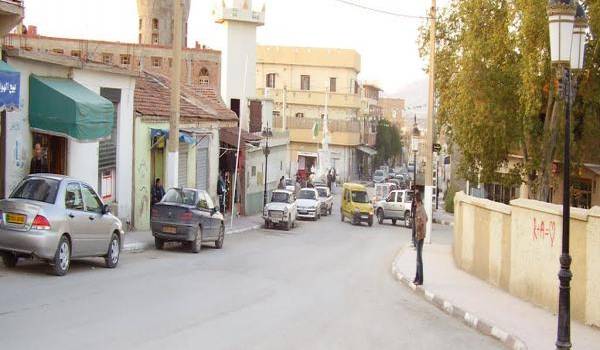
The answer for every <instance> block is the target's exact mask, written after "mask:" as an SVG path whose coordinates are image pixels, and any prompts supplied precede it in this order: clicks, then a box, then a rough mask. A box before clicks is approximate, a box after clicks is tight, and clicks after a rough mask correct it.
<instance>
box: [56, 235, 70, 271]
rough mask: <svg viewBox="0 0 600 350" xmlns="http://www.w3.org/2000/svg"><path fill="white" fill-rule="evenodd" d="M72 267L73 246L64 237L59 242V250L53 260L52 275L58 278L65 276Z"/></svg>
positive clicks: (57, 249)
mask: <svg viewBox="0 0 600 350" xmlns="http://www.w3.org/2000/svg"><path fill="white" fill-rule="evenodd" d="M70 265H71V244H70V243H69V239H68V238H67V236H62V237H61V238H60V240H59V241H58V248H56V253H55V254H54V258H53V259H52V262H51V266H52V273H54V274H55V275H56V276H64V275H66V274H67V272H68V271H69V267H70Z"/></svg>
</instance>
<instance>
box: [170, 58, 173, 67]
mask: <svg viewBox="0 0 600 350" xmlns="http://www.w3.org/2000/svg"><path fill="white" fill-rule="evenodd" d="M172 67H173V59H172V58H170V57H169V68H172Z"/></svg>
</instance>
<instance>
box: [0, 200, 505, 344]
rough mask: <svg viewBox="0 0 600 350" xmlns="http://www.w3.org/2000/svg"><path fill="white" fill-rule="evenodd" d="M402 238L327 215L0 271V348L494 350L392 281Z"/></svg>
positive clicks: (396, 231) (388, 229)
mask: <svg viewBox="0 0 600 350" xmlns="http://www.w3.org/2000/svg"><path fill="white" fill-rule="evenodd" d="M436 234H437V235H440V236H443V235H448V234H449V232H448V230H442V231H440V232H439V233H436ZM409 237H410V233H409V231H408V230H406V229H403V228H400V227H393V226H391V225H390V224H388V225H384V226H380V225H377V224H375V226H374V227H373V228H368V227H367V226H362V227H356V226H351V225H350V224H349V223H347V222H346V223H344V224H342V223H341V222H340V218H339V212H338V211H337V210H336V211H335V213H334V215H333V216H332V217H327V218H323V219H322V220H321V221H320V222H318V223H314V222H302V223H301V224H300V225H299V227H297V228H296V229H295V230H293V231H291V232H283V231H277V230H257V231H253V232H249V233H245V234H240V235H233V236H227V237H226V239H225V246H224V249H223V250H215V249H213V248H210V247H205V249H203V251H202V252H201V253H200V254H199V255H193V254H190V253H187V252H185V251H183V250H182V249H181V248H179V247H177V246H174V247H170V248H169V249H167V250H166V251H161V252H158V251H147V252H144V253H138V254H125V255H123V256H122V260H121V262H120V265H119V267H118V268H117V269H116V270H107V269H104V268H103V267H102V261H100V260H93V259H92V260H87V261H81V262H74V263H73V265H72V269H71V272H70V274H69V275H67V276H66V277H62V278H57V277H53V276H50V275H48V274H46V268H45V266H44V265H41V264H39V263H36V262H25V263H22V264H21V265H20V266H19V267H17V268H16V269H15V270H7V269H5V268H4V267H0V339H1V341H0V342H1V343H0V344H1V345H0V348H2V349H41V348H44V349H63V350H64V349H199V348H210V349H344V350H346V349H378V350H379V349H500V348H501V346H500V344H499V343H497V342H496V341H495V340H493V339H491V338H487V337H484V336H481V335H480V334H478V333H476V332H475V331H473V330H472V329H470V328H467V327H466V326H464V325H463V324H461V323H460V322H458V321H456V320H455V319H452V318H449V317H448V316H446V315H445V314H443V313H442V312H440V311H439V310H437V309H436V308H434V307H433V306H431V305H429V304H427V303H425V302H424V301H423V300H421V299H420V297H418V296H416V295H414V294H413V293H412V292H411V291H409V290H408V289H406V287H404V286H402V285H400V284H398V283H397V282H396V281H395V280H394V278H393V276H392V274H391V272H390V265H391V262H392V260H393V258H394V256H395V254H396V252H397V251H398V249H399V248H400V247H401V246H402V245H404V244H406V242H408V240H409ZM434 239H436V236H434ZM440 239H446V238H443V237H440ZM0 265H1V264H0ZM466 292H467V291H466Z"/></svg>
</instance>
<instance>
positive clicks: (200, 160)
mask: <svg viewBox="0 0 600 350" xmlns="http://www.w3.org/2000/svg"><path fill="white" fill-rule="evenodd" d="M208 144H209V137H208V136H203V139H202V140H200V141H199V142H198V145H197V149H196V188H197V189H199V190H201V191H208Z"/></svg>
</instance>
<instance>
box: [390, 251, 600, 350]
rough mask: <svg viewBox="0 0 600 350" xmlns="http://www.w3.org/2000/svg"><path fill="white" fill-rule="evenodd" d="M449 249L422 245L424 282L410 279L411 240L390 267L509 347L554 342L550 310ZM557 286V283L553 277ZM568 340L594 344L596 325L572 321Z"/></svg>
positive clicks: (598, 335) (599, 335) (599, 332)
mask: <svg viewBox="0 0 600 350" xmlns="http://www.w3.org/2000/svg"><path fill="white" fill-rule="evenodd" d="M451 249H452V246H451V245H441V244H431V245H425V247H424V249H423V262H424V276H425V283H424V285H423V286H422V287H423V288H421V287H415V286H414V285H413V284H412V283H411V282H410V281H412V280H413V278H414V274H415V268H416V252H415V251H414V250H413V249H412V248H411V247H410V246H406V247H405V248H403V249H402V250H401V251H400V253H399V254H398V256H397V257H396V259H395V261H394V263H393V266H392V270H393V272H394V274H395V275H396V277H398V278H399V279H400V280H401V281H403V283H404V284H407V285H408V286H409V287H411V288H412V289H414V290H415V291H417V292H418V293H419V294H422V295H423V296H424V298H426V299H427V300H428V301H430V302H431V303H433V304H434V305H436V306H437V307H439V308H440V309H442V310H444V311H445V312H447V313H449V314H451V315H452V316H454V317H457V318H461V319H463V321H464V322H465V323H466V324H468V325H469V326H471V327H472V328H475V329H477V330H478V331H480V332H481V333H483V334H487V335H490V336H493V337H495V338H497V339H499V340H501V341H502V342H504V343H505V345H507V346H508V347H509V348H512V349H554V348H555V345H554V342H555V340H556V329H557V317H556V316H555V315H553V314H552V313H551V312H549V311H547V310H544V309H542V308H539V307H536V306H534V305H533V304H530V303H528V302H526V301H523V300H521V299H519V298H517V297H514V296H512V295H510V294H509V293H507V292H505V291H503V290H501V289H499V288H496V287H494V286H492V285H491V284H488V283H486V282H484V281H482V280H480V279H478V278H477V277H474V276H472V275H470V274H468V273H466V272H464V271H462V270H460V269H458V268H457V267H456V266H455V265H454V260H453V258H452V252H451ZM556 286H557V287H556V288H558V280H557V283H556ZM520 341H522V342H523V343H525V344H520ZM571 341H572V343H573V349H599V348H600V345H599V344H600V329H597V328H592V327H588V326H585V325H583V324H581V323H579V322H576V321H572V322H571Z"/></svg>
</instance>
